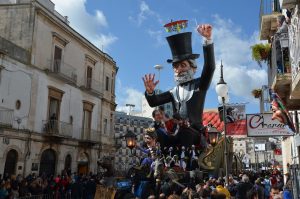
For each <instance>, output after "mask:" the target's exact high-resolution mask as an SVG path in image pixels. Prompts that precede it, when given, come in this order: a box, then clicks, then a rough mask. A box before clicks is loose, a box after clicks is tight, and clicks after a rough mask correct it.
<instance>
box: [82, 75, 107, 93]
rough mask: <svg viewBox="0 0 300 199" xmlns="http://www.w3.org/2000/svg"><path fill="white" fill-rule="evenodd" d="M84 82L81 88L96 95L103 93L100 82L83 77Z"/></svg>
mask: <svg viewBox="0 0 300 199" xmlns="http://www.w3.org/2000/svg"><path fill="white" fill-rule="evenodd" d="M84 82H85V84H84V86H81V88H83V89H85V90H87V91H89V92H91V93H92V94H95V95H97V96H102V95H103V92H102V84H101V82H100V81H97V80H94V79H92V78H85V80H84Z"/></svg>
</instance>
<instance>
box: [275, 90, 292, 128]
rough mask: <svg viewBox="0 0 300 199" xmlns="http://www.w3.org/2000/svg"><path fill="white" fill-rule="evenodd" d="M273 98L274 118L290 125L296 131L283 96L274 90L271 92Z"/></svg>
mask: <svg viewBox="0 0 300 199" xmlns="http://www.w3.org/2000/svg"><path fill="white" fill-rule="evenodd" d="M271 98H272V103H271V105H272V111H273V116H272V120H274V119H277V120H278V121H280V122H281V123H283V124H286V125H288V127H289V128H290V129H291V130H292V131H293V132H296V130H295V126H294V123H293V120H292V118H291V116H290V113H289V111H288V110H287V108H286V107H285V106H284V104H283V102H282V100H281V98H280V97H279V96H278V95H277V93H273V92H271Z"/></svg>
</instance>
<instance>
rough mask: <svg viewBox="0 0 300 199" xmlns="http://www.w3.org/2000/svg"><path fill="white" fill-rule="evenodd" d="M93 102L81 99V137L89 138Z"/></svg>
mask: <svg viewBox="0 0 300 199" xmlns="http://www.w3.org/2000/svg"><path fill="white" fill-rule="evenodd" d="M93 107H94V104H93V103H91V102H88V101H83V118H82V128H83V129H82V130H83V132H82V136H83V137H82V138H83V139H90V132H91V124H92V112H93Z"/></svg>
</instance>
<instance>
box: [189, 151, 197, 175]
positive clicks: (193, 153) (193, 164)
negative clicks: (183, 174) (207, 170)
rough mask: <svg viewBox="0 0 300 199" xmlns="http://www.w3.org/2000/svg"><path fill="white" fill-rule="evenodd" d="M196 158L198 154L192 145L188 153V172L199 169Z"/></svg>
mask: <svg viewBox="0 0 300 199" xmlns="http://www.w3.org/2000/svg"><path fill="white" fill-rule="evenodd" d="M198 156H199V152H198V151H197V150H196V147H195V145H192V148H191V149H190V151H189V157H190V165H189V167H190V170H195V169H196V168H199V165H198V162H197V161H198Z"/></svg>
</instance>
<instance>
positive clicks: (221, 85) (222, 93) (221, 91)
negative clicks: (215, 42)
mask: <svg viewBox="0 0 300 199" xmlns="http://www.w3.org/2000/svg"><path fill="white" fill-rule="evenodd" d="M216 92H217V94H218V96H219V97H220V98H221V99H222V106H223V122H224V143H225V144H224V146H225V175H226V176H225V183H226V184H227V185H228V177H229V176H228V163H227V162H228V156H227V154H228V152H227V139H226V106H225V104H226V97H227V98H228V86H227V84H226V82H225V81H224V79H223V64H222V61H221V77H220V80H219V82H218V83H217V86H216Z"/></svg>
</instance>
